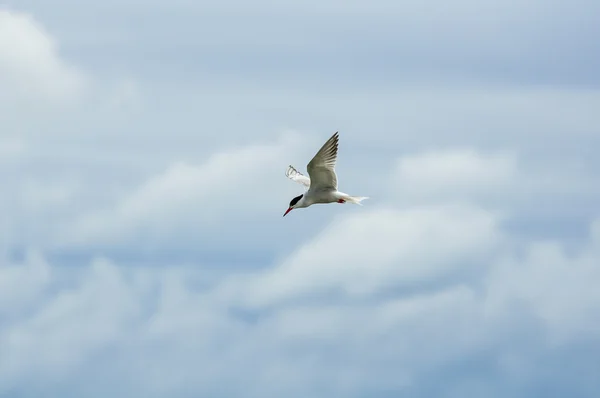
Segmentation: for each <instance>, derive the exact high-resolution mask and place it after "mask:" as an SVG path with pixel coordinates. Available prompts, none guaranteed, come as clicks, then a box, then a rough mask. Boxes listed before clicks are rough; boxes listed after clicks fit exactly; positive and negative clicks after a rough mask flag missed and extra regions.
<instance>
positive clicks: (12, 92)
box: [0, 9, 86, 104]
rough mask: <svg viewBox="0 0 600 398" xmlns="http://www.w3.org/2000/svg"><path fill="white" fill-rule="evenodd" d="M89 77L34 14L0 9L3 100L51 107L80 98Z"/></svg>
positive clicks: (0, 61)
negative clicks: (67, 58)
mask: <svg viewBox="0 0 600 398" xmlns="http://www.w3.org/2000/svg"><path fill="white" fill-rule="evenodd" d="M85 83H86V77H85V76H84V75H83V74H82V72H81V71H79V70H78V69H76V68H75V67H73V66H72V65H70V64H68V63H66V62H65V61H63V60H62V59H61V57H60V56H59V53H58V48H57V44H56V42H55V41H54V39H53V38H52V37H51V36H50V35H49V34H48V32H46V30H45V29H44V28H43V27H42V26H41V25H40V24H39V23H38V22H37V21H36V20H35V19H34V18H33V17H32V16H31V15H30V14H27V13H23V12H18V11H11V10H8V9H0V85H2V87H3V90H2V93H1V94H0V99H3V100H4V101H8V100H10V101H14V100H15V99H17V100H23V101H31V100H37V99H42V100H45V101H48V104H50V103H52V102H55V101H62V100H67V99H71V98H73V97H77V96H79V95H80V94H81V93H82V90H83V88H84V86H85Z"/></svg>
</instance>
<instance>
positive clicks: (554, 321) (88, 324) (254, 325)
mask: <svg viewBox="0 0 600 398" xmlns="http://www.w3.org/2000/svg"><path fill="white" fill-rule="evenodd" d="M437 211H438V213H437V216H439V217H434V216H433V214H431V215H430V216H431V217H430V221H428V222H429V224H427V225H426V226H424V227H423V231H429V232H428V233H427V234H425V235H418V234H417V235H416V237H415V238H414V242H413V244H412V245H410V244H409V243H406V245H404V246H403V245H402V244H401V241H402V240H401V239H400V240H399V241H398V242H396V244H400V249H401V251H402V248H405V249H406V250H412V255H411V256H408V257H404V258H403V257H399V258H398V259H397V261H396V262H395V263H394V264H393V265H395V269H392V268H393V267H392V264H391V263H389V264H388V262H387V257H388V255H387V254H386V253H385V252H381V251H380V250H379V249H381V248H382V247H384V246H383V245H382V244H381V242H379V241H380V240H381V238H382V235H383V233H382V234H369V233H367V232H368V231H369V230H368V229H366V228H365V229H364V231H365V233H363V234H356V233H350V232H352V231H349V233H348V234H347V235H346V236H344V235H335V234H333V235H328V236H324V237H323V238H322V239H324V240H327V239H334V240H335V239H339V240H340V241H343V242H344V243H345V244H346V245H347V246H348V247H358V246H359V245H360V246H361V247H362V248H364V250H365V252H367V251H368V252H369V253H370V255H369V256H368V259H367V261H369V264H368V265H365V266H364V267H363V268H362V270H361V268H357V266H356V264H355V265H353V264H348V259H342V260H344V261H345V262H344V263H340V264H339V266H337V265H336V266H335V268H333V267H334V266H333V265H331V267H332V268H331V269H330V270H325V271H321V270H320V269H318V268H317V267H311V266H310V264H309V263H306V262H304V263H303V264H305V265H306V266H307V267H308V270H307V271H305V273H306V274H307V275H308V274H311V273H312V274H314V275H315V276H314V277H312V276H311V278H309V279H307V278H306V277H304V276H303V275H302V274H303V272H302V270H299V269H297V270H296V272H290V271H289V270H290V268H291V264H300V263H299V262H298V263H296V262H297V261H300V260H303V259H308V257H310V256H309V255H310V254H311V253H308V252H305V253H304V254H302V252H300V253H298V254H292V255H291V257H290V258H289V259H287V260H285V261H283V262H282V263H280V264H276V265H274V267H273V268H271V269H269V270H267V271H266V272H261V273H258V274H256V277H255V278H247V277H245V276H244V275H243V274H240V275H235V274H233V275H227V274H222V276H221V279H220V280H219V281H216V282H213V283H211V284H209V285H206V286H205V287H200V288H199V287H194V286H193V285H192V282H191V281H192V280H193V279H194V278H195V277H202V274H203V272H204V270H203V268H202V267H200V268H195V269H191V268H188V269H183V268H171V269H168V268H161V269H156V270H151V269H148V268H145V267H144V268H138V269H129V270H127V269H126V268H124V267H121V266H117V265H115V264H111V263H109V262H106V261H104V260H102V261H95V262H93V263H92V264H91V265H89V266H84V268H83V270H82V272H77V274H76V275H72V274H71V275H70V273H69V272H67V271H66V269H65V268H64V267H59V266H57V265H49V266H48V267H49V268H48V269H47V271H46V272H51V273H52V283H51V284H48V282H44V283H40V282H38V281H36V280H35V279H30V278H23V279H21V281H20V284H19V287H20V289H13V290H12V293H10V292H11V290H9V291H8V292H9V293H8V294H9V296H6V293H5V296H3V297H4V298H3V300H4V303H6V304H7V303H10V302H12V300H13V298H14V297H18V294H21V293H20V292H21V291H30V292H36V293H37V294H38V295H39V294H41V292H44V291H45V292H46V293H45V294H44V296H43V299H42V300H39V299H38V300H35V306H33V307H31V305H30V307H29V311H28V314H27V315H26V314H25V313H22V315H21V316H20V317H18V318H16V319H13V320H12V321H11V322H3V323H2V326H1V327H0V347H2V352H3V353H4V354H3V355H2V357H0V380H2V382H1V383H2V385H3V386H4V387H6V386H8V387H11V386H12V387H14V386H20V388H26V387H24V385H23V384H22V383H23V381H24V380H25V378H27V377H31V376H32V375H34V374H35V375H36V377H35V380H36V381H35V382H34V383H33V384H34V385H38V386H40V385H44V384H47V385H52V384H54V385H68V386H69V389H71V391H80V392H88V391H95V392H94V394H93V396H100V395H102V394H103V393H106V392H107V391H109V390H110V391H112V392H113V393H114V392H115V391H116V392H117V393H118V394H141V395H147V396H164V395H165V394H167V393H170V394H171V395H170V396H185V393H184V391H188V392H189V391H193V392H195V393H198V394H207V393H211V392H215V391H219V390H220V389H225V391H227V392H229V393H230V395H234V396H239V395H240V394H243V392H246V393H250V395H252V396H254V395H256V396H258V395H260V396H267V397H268V396H279V394H281V392H282V391H286V390H287V391H291V390H293V391H295V393H293V394H291V395H292V396H305V394H315V395H313V396H323V395H324V394H326V393H329V394H344V393H347V394H350V393H351V392H352V393H360V392H365V391H374V390H376V389H377V387H381V388H384V389H385V388H389V389H393V390H400V389H410V388H415V386H417V385H418V384H419V383H421V382H423V381H424V379H423V377H425V375H426V374H427V373H428V372H433V371H435V370H436V369H438V368H440V367H443V366H445V365H446V364H450V363H452V362H453V361H456V360H459V359H461V358H468V357H470V356H472V355H473V356H477V355H481V354H482V353H484V352H486V353H487V355H492V357H493V356H496V355H498V356H502V355H505V354H506V355H508V352H506V353H505V352H504V351H503V348H502V347H503V344H504V343H503V341H504V340H505V339H506V338H507V336H510V339H512V342H513V343H512V344H513V345H516V346H519V345H521V344H523V343H524V342H526V341H527V339H528V338H529V337H528V334H529V328H530V326H529V324H528V323H527V322H525V323H522V318H520V317H521V316H522V313H523V311H525V312H526V313H528V314H529V315H528V317H529V322H536V319H538V318H539V319H542V320H543V322H544V323H543V325H544V326H543V329H542V330H541V334H539V331H538V335H537V337H536V339H537V347H539V348H538V349H548V350H551V349H553V348H552V347H554V346H555V345H556V344H557V340H556V338H555V336H559V337H560V338H561V339H560V340H559V342H560V344H561V346H565V345H568V344H570V343H571V342H573V341H577V339H578V336H581V333H583V332H586V333H591V332H592V331H593V330H596V329H595V328H597V327H598V325H597V322H596V320H595V318H594V317H593V316H592V315H593V314H594V313H595V312H597V311H598V310H600V301H599V300H598V297H596V296H597V295H596V294H595V293H594V292H595V290H597V289H595V286H596V285H597V284H598V283H600V274H599V273H598V272H597V264H598V263H599V261H600V257H599V255H600V248H599V247H598V243H599V242H598V241H597V240H595V238H594V239H592V240H590V241H588V243H587V245H586V246H585V247H583V248H582V249H580V250H578V251H577V252H576V253H574V254H572V255H571V257H570V258H567V257H566V256H564V255H559V254H558V253H557V252H556V251H555V250H554V252H553V250H550V251H548V250H547V249H541V250H540V249H539V248H538V245H537V244H534V245H532V246H529V247H528V248H527V251H528V252H530V253H532V254H531V255H527V256H526V257H524V258H523V257H521V256H520V255H519V254H518V251H513V249H511V248H510V247H507V246H504V247H503V251H502V252H500V253H499V255H497V256H494V258H490V257H485V256H484V257H483V258H480V259H479V262H478V267H479V268H480V269H481V270H482V271H483V273H484V274H485V275H486V284H485V285H483V290H482V289H481V286H478V283H477V282H475V283H474V284H472V282H468V281H466V280H465V281H462V282H461V281H460V280H456V279H455V280H453V281H446V282H445V283H442V284H439V285H434V286H433V287H432V289H430V290H428V291H427V290H425V291H423V290H421V291H419V290H412V291H410V290H409V291H404V292H398V291H396V293H393V292H388V293H387V294H384V295H383V296H382V295H380V294H381V293H384V292H385V289H384V285H385V284H379V285H377V284H372V283H371V282H370V280H369V278H370V276H371V275H377V273H378V272H380V271H381V270H382V269H383V268H386V269H387V271H386V272H387V273H386V274H384V277H383V278H382V279H381V280H380V282H381V281H382V280H387V279H392V280H395V281H399V282H401V283H402V282H403V279H404V278H405V277H406V278H407V279H408V280H409V281H413V282H414V283H416V284H417V285H419V284H422V283H424V281H425V280H426V279H427V278H429V277H433V276H434V275H436V274H437V275H442V274H444V273H446V272H448V270H447V269H446V267H445V266H446V265H448V264H452V263H454V262H457V261H458V262H461V261H463V260H464V259H465V254H466V255H467V256H469V255H471V251H472V248H473V246H474V245H476V244H477V243H478V242H479V241H478V239H479V238H477V237H475V235H476V234H477V232H478V230H477V228H475V229H469V228H464V229H461V228H460V225H461V222H460V221H455V224H452V223H448V220H449V219H450V220H451V219H453V218H455V219H456V220H461V219H463V220H465V219H464V216H465V214H462V216H463V217H461V216H460V214H459V213H456V209H454V208H446V209H444V210H440V209H438V210H437ZM476 215H477V212H475V216H471V217H475V220H477V216H476ZM373 219H374V218H373V215H372V214H367V215H363V216H356V217H354V220H350V221H347V222H340V224H342V225H340V226H334V227H333V228H331V229H330V231H329V232H335V231H336V230H337V231H338V232H339V231H341V230H343V228H342V227H343V226H345V227H346V228H348V225H346V224H354V223H363V224H362V226H363V227H366V226H368V225H369V224H370V223H372V222H373ZM483 220H485V217H484V218H483ZM379 221H380V223H386V222H388V221H389V223H390V224H394V221H397V222H399V224H401V223H402V218H401V217H396V218H389V219H388V220H387V221H383V220H382V219H379ZM417 221H419V220H418V219H417V220H415V223H413V224H412V225H413V226H415V225H416V224H418V222H417ZM421 221H422V220H421ZM456 222H458V226H459V228H458V229H457V228H455V227H457V225H456ZM463 222H464V225H470V224H471V223H470V222H469V221H468V219H467V220H466V221H463ZM477 224H478V222H475V225H477ZM483 224H484V225H488V221H484V223H483ZM464 225H463V226H464ZM488 228H491V230H492V232H489V234H490V235H492V236H494V235H498V234H500V233H499V230H498V226H494V225H491V226H486V227H484V230H485V229H488ZM493 231H496V232H493ZM354 232H356V231H354ZM399 237H400V238H402V237H403V236H402V235H399ZM404 237H405V238H406V236H404ZM461 241H462V242H465V243H461ZM440 243H442V246H441V247H440V246H439V244H440ZM464 244H466V245H467V246H464V248H463V249H461V247H463V245H464ZM420 245H423V246H422V247H421V246H420ZM444 245H445V246H446V249H444V248H443V247H444ZM313 246H314V247H313V252H312V253H313V254H314V256H316V257H322V256H320V255H322V254H326V253H327V252H328V251H329V253H330V254H331V253H333V252H332V251H331V250H332V249H330V248H329V246H326V247H325V246H324V245H320V241H317V243H316V244H313ZM410 247H413V248H412V249H410ZM558 248H559V250H562V249H560V247H558ZM317 250H321V253H319V252H317ZM359 251H360V250H359ZM359 251H357V253H358V256H359V258H356V259H354V258H352V257H351V259H352V260H355V261H360V260H362V261H365V258H360V256H361V255H360V253H359ZM338 252H340V251H338ZM411 257H412V258H411ZM406 258H409V259H410V260H411V261H410V262H408V261H403V259H406ZM320 265H321V267H327V266H328V265H329V264H326V263H321V264H320ZM344 265H345V266H344ZM507 265H508V267H509V268H506V267H507ZM5 267H6V265H4V266H3V269H5ZM9 267H14V266H9ZM298 267H299V265H298ZM408 268H412V271H409V270H408ZM367 269H372V270H373V271H372V272H371V273H368V272H366V270H367ZM331 270H335V271H334V272H331ZM423 270H425V271H423ZM273 274H277V275H279V276H280V277H279V279H278V280H277V284H274V283H272V282H274V281H273V280H272V278H271V275H273ZM412 275H422V276H421V277H417V279H414V277H413V276H412ZM319 276H321V278H325V279H326V280H327V281H328V282H329V283H330V284H331V285H333V286H344V285H346V284H348V281H350V283H351V284H350V286H351V287H360V280H361V278H362V280H363V281H364V283H365V284H366V286H369V288H370V289H369V291H370V295H369V296H368V297H366V296H362V297H363V298H362V299H359V300H352V299H351V297H350V296H347V297H346V299H344V300H342V301H339V300H338V301H330V302H323V301H322V300H316V301H315V300H314V297H310V296H306V295H304V296H297V297H296V300H294V301H292V302H290V301H286V298H287V297H288V296H287V295H286V294H282V293H286V292H289V293H294V292H295V291H294V290H293V289H294V288H293V286H294V284H295V283H304V284H305V285H303V286H304V289H305V292H307V293H309V292H314V291H316V290H317V289H318V287H319V286H318V284H319V283H320V278H319ZM236 278H245V279H244V280H245V282H246V283H247V284H248V286H246V287H245V288H246V289H248V290H249V291H252V292H257V291H263V292H264V294H265V295H266V296H268V297H270V299H271V300H272V301H271V302H272V304H274V307H272V309H271V310H269V311H259V312H253V311H250V312H247V313H245V312H244V310H243V308H244V307H247V305H246V304H247V303H245V302H242V303H240V302H239V301H238V300H237V297H235V296H229V297H225V296H223V295H222V291H221V287H223V286H227V285H229V284H230V283H231V281H234V280H235V279H236ZM411 278H413V279H411ZM310 283H314V284H315V285H313V288H311V285H310ZM67 286H70V287H67ZM239 286H240V287H241V288H243V287H244V286H243V285H239ZM281 286H283V287H284V289H282V290H280V287H281ZM286 288H287V289H289V290H287V289H286ZM359 290H360V289H359ZM269 292H271V293H274V294H270V295H269ZM378 294H379V295H378ZM15 295H16V296H15ZM30 297H36V296H35V294H30ZM348 299H350V300H349V301H348ZM515 300H517V301H516V302H515ZM31 303H32V302H30V304H31ZM514 303H516V304H517V305H519V306H520V307H521V311H520V312H516V313H513V312H514V310H513V308H514ZM4 308H6V306H4ZM510 355H512V356H513V357H512V358H513V359H512V360H511V361H509V362H507V363H506V366H517V364H518V363H519V362H524V364H525V365H523V366H531V361H533V360H535V357H530V356H529V355H530V353H529V352H523V353H521V354H518V353H511V354H510ZM102 358H104V359H102ZM506 360H507V361H508V360H509V357H506ZM98 361H99V362H98ZM109 363H113V364H115V365H114V366H108V364H109ZM510 364H513V365H510ZM92 369H96V371H99V372H101V373H100V375H101V376H100V377H101V378H100V379H96V381H93V380H88V379H86V380H85V383H79V382H77V380H76V379H75V378H74V377H76V375H79V372H85V371H92ZM386 369H387V370H386ZM390 369H394V372H390V371H389V370H390ZM275 375H277V376H278V377H277V378H276V379H273V377H275ZM77 377H79V376H77ZM98 380H103V383H102V384H101V383H100V382H99V381H98ZM127 380H129V381H127ZM141 380H145V381H146V382H145V383H143V384H136V383H137V381H141ZM233 380H237V381H238V382H239V383H233V384H232V381H233ZM326 380H327V381H328V385H327V387H322V386H321V383H322V382H325V381H326ZM104 382H106V383H104ZM48 383H52V384H48ZM88 383H91V384H88ZM83 384H85V385H83ZM104 384H106V385H104ZM242 386H244V387H242ZM31 388H34V387H33V386H32V387H31ZM322 388H325V390H323V389H322ZM124 391H125V393H124ZM56 393H59V392H58V390H56Z"/></svg>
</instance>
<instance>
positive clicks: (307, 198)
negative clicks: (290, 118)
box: [284, 132, 368, 216]
mask: <svg viewBox="0 0 600 398" xmlns="http://www.w3.org/2000/svg"><path fill="white" fill-rule="evenodd" d="M338 142H339V135H338V133H337V132H336V133H335V134H333V135H332V136H331V138H329V140H327V142H326V143H325V144H324V145H323V146H322V147H321V149H320V150H319V151H318V152H317V154H316V155H315V156H314V157H313V158H312V160H311V161H310V162H309V163H308V165H307V166H306V169H307V171H308V176H305V175H304V174H302V173H300V172H299V171H298V170H296V169H295V168H294V167H293V166H291V165H290V166H288V169H287V171H286V174H285V175H286V176H287V177H288V178H289V179H291V180H293V181H296V182H298V183H300V184H302V185H304V186H305V187H306V188H308V190H307V191H306V192H305V193H304V194H302V195H299V196H296V197H295V198H293V199H292V200H291V202H290V206H289V208H288V210H287V211H286V212H285V214H284V216H285V215H286V214H287V213H289V212H290V211H291V210H292V209H298V208H303V207H309V206H312V205H314V204H325V203H346V202H350V203H355V204H359V205H360V204H361V203H360V202H361V201H363V200H364V199H368V198H367V197H365V196H350V195H348V194H346V193H343V192H340V191H338V181H337V175H336V173H335V163H336V160H337V152H338Z"/></svg>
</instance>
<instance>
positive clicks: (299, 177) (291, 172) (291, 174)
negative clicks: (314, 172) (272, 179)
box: [285, 165, 310, 188]
mask: <svg viewBox="0 0 600 398" xmlns="http://www.w3.org/2000/svg"><path fill="white" fill-rule="evenodd" d="M285 176H286V177H287V178H289V179H290V180H292V181H296V182H297V183H300V184H302V185H304V186H305V187H306V188H310V178H308V177H307V176H305V175H304V174H302V173H300V172H299V171H298V170H296V169H295V168H294V166H292V165H289V166H288V169H287V170H286V172H285Z"/></svg>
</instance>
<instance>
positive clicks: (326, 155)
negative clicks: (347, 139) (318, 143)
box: [306, 131, 339, 190]
mask: <svg viewBox="0 0 600 398" xmlns="http://www.w3.org/2000/svg"><path fill="white" fill-rule="evenodd" d="M338 144H339V135H338V132H337V131H336V132H335V133H334V134H333V135H332V136H331V138H329V139H328V140H327V142H325V144H323V146H322V147H321V149H319V151H318V152H317V154H316V155H315V156H314V157H313V158H312V160H311V161H310V162H309V163H308V165H307V167H306V169H307V171H308V175H309V177H310V181H311V189H313V190H321V189H334V190H337V186H338V181H337V175H336V173H335V164H336V160H337V153H338Z"/></svg>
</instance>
